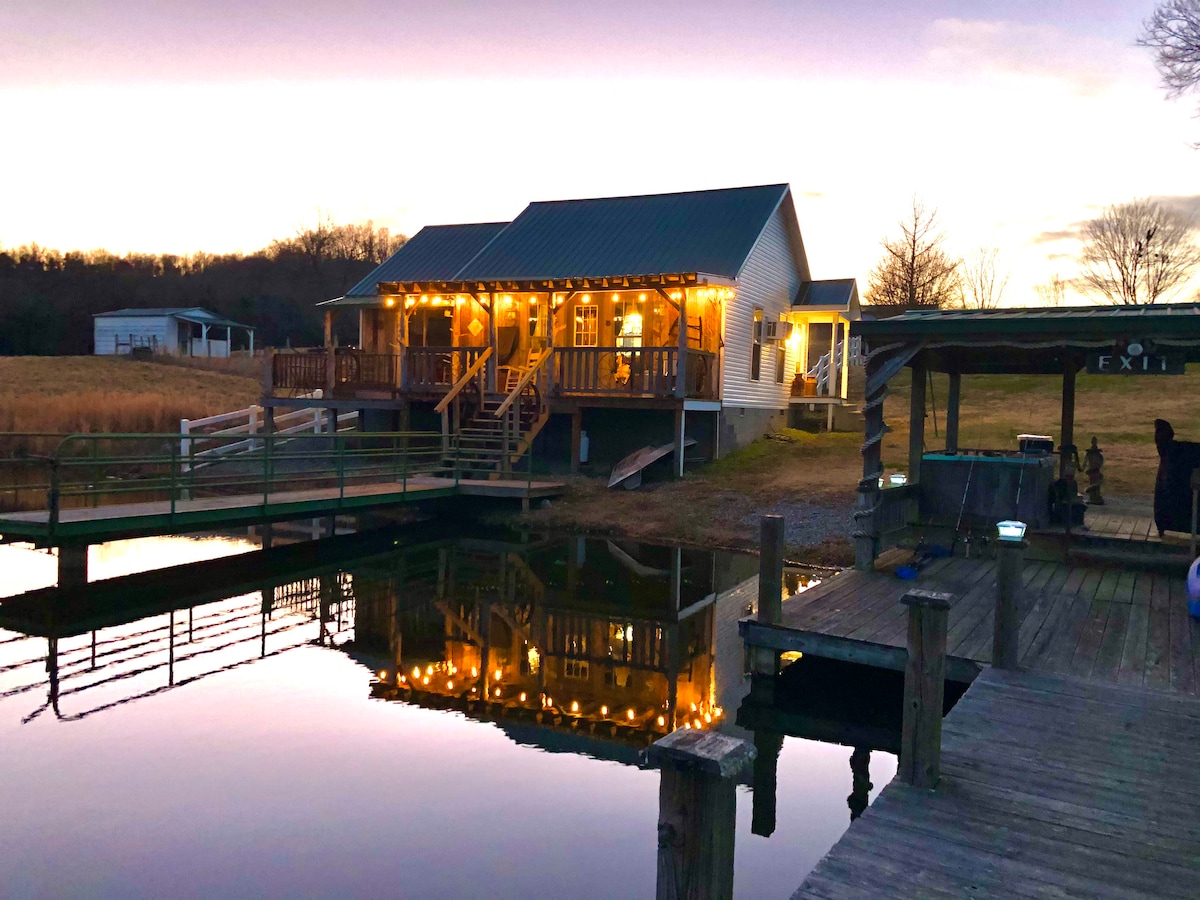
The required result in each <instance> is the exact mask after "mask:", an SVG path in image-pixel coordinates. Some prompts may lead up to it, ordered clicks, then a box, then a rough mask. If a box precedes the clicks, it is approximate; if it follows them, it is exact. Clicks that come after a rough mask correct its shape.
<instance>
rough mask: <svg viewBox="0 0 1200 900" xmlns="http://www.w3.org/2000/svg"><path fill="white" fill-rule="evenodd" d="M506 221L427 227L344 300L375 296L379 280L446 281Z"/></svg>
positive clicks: (381, 264) (494, 235) (347, 293)
mask: <svg viewBox="0 0 1200 900" xmlns="http://www.w3.org/2000/svg"><path fill="white" fill-rule="evenodd" d="M506 225H508V223H507V222H479V223H475V224H471V225H426V226H425V227H424V228H422V229H421V230H420V231H418V232H417V233H416V234H414V235H413V236H412V237H411V238H409V240H408V241H406V242H405V244H404V246H403V247H401V248H400V249H399V250H397V251H396V252H395V253H393V254H392V255H391V256H390V257H388V258H387V259H386V260H385V261H384V262H382V263H380V264H379V265H378V266H377V267H376V268H375V269H374V270H373V271H372V272H371V273H370V274H369V275H367V277H365V278H364V279H362V281H360V282H359V283H358V284H356V285H355V286H354V287H352V288H350V290H348V291H346V297H347V298H355V297H374V296H376V286H377V285H378V284H379V282H381V281H417V280H420V281H445V280H448V279H451V278H453V277H454V276H455V274H456V273H457V272H458V271H459V270H460V269H461V268H462V267H463V266H464V265H466V264H467V263H468V262H469V261H470V260H471V258H472V257H473V256H475V255H476V254H477V253H478V252H479V251H480V250H482V249H483V248H484V247H486V246H487V244H488V242H489V241H491V240H492V239H493V238H494V237H496V235H498V234H499V233H500V232H501V231H503V230H504V228H505V226H506Z"/></svg>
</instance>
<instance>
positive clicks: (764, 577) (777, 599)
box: [758, 516, 784, 625]
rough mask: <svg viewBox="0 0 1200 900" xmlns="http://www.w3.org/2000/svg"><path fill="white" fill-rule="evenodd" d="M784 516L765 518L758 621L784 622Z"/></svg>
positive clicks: (761, 529) (761, 537) (761, 534)
mask: <svg viewBox="0 0 1200 900" xmlns="http://www.w3.org/2000/svg"><path fill="white" fill-rule="evenodd" d="M783 526H784V522H783V516H763V517H762V524H761V525H760V526H759V542H758V552H759V556H758V621H760V622H763V623H766V624H768V625H778V624H779V623H780V622H782V621H783Z"/></svg>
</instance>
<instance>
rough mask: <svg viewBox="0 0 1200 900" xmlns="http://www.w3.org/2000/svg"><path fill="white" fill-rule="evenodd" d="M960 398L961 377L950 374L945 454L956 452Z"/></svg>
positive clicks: (956, 374)
mask: <svg viewBox="0 0 1200 900" xmlns="http://www.w3.org/2000/svg"><path fill="white" fill-rule="evenodd" d="M961 396H962V375H960V374H959V373H958V372H951V373H950V393H949V395H948V396H947V397H946V452H948V453H957V452H958V407H959V400H960V398H961Z"/></svg>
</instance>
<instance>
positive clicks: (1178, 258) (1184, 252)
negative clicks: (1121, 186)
mask: <svg viewBox="0 0 1200 900" xmlns="http://www.w3.org/2000/svg"><path fill="white" fill-rule="evenodd" d="M1194 232H1195V225H1194V224H1193V222H1192V221H1191V220H1190V219H1187V218H1186V217H1184V216H1182V215H1180V214H1179V213H1176V212H1174V211H1173V210H1170V209H1167V208H1166V207H1164V206H1162V205H1161V204H1158V203H1156V202H1154V201H1153V200H1149V199H1146V200H1134V201H1132V202H1130V203H1121V204H1119V205H1116V206H1110V207H1108V209H1106V210H1105V211H1104V214H1103V215H1102V216H1100V218H1098V219H1093V220H1092V221H1090V222H1088V223H1087V224H1086V225H1085V226H1084V228H1083V253H1082V255H1081V257H1080V263H1081V271H1080V281H1081V282H1082V287H1083V288H1084V290H1085V291H1088V292H1089V293H1092V294H1094V295H1096V296H1099V297H1103V298H1105V299H1107V300H1108V301H1109V302H1110V303H1114V304H1117V305H1122V304H1123V305H1126V306H1135V305H1138V304H1143V303H1154V302H1156V301H1158V300H1159V299H1165V298H1166V297H1168V296H1170V294H1171V293H1172V292H1174V291H1175V290H1177V289H1178V288H1179V287H1181V286H1182V285H1183V284H1185V283H1186V282H1187V280H1188V279H1189V278H1190V277H1191V275H1192V272H1193V271H1195V269H1196V267H1197V266H1200V247H1198V246H1197V245H1196V244H1195V242H1194V241H1193V239H1192V237H1193V234H1194Z"/></svg>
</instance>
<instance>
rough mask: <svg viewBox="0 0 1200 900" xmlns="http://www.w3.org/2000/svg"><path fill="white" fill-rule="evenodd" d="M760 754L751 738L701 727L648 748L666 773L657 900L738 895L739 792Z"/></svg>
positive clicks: (652, 759)
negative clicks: (735, 854) (736, 840)
mask: <svg viewBox="0 0 1200 900" xmlns="http://www.w3.org/2000/svg"><path fill="white" fill-rule="evenodd" d="M754 756H755V751H754V748H753V747H752V746H750V745H749V744H748V743H746V742H745V741H742V740H739V739H737V738H732V737H728V736H726V735H723V734H719V733H717V732H710V731H703V730H700V729H680V730H679V731H674V732H672V733H671V734H669V735H667V736H666V737H664V738H662V739H660V740H658V741H656V742H655V743H654V744H653V745H651V746H650V748H649V749H648V750H647V751H646V758H647V761H648V762H649V764H650V765H652V766H654V767H655V768H658V769H660V770H661V773H662V774H661V780H660V782H659V791H658V880H657V893H656V894H655V897H656V898H657V900H728V898H730V897H732V896H733V837H734V825H735V822H736V818H737V798H736V794H735V790H736V787H737V777H738V774H739V773H740V772H741V771H742V769H743V768H744V767H745V766H746V764H747V763H749V762H750V761H751V760H753V759H754Z"/></svg>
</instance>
